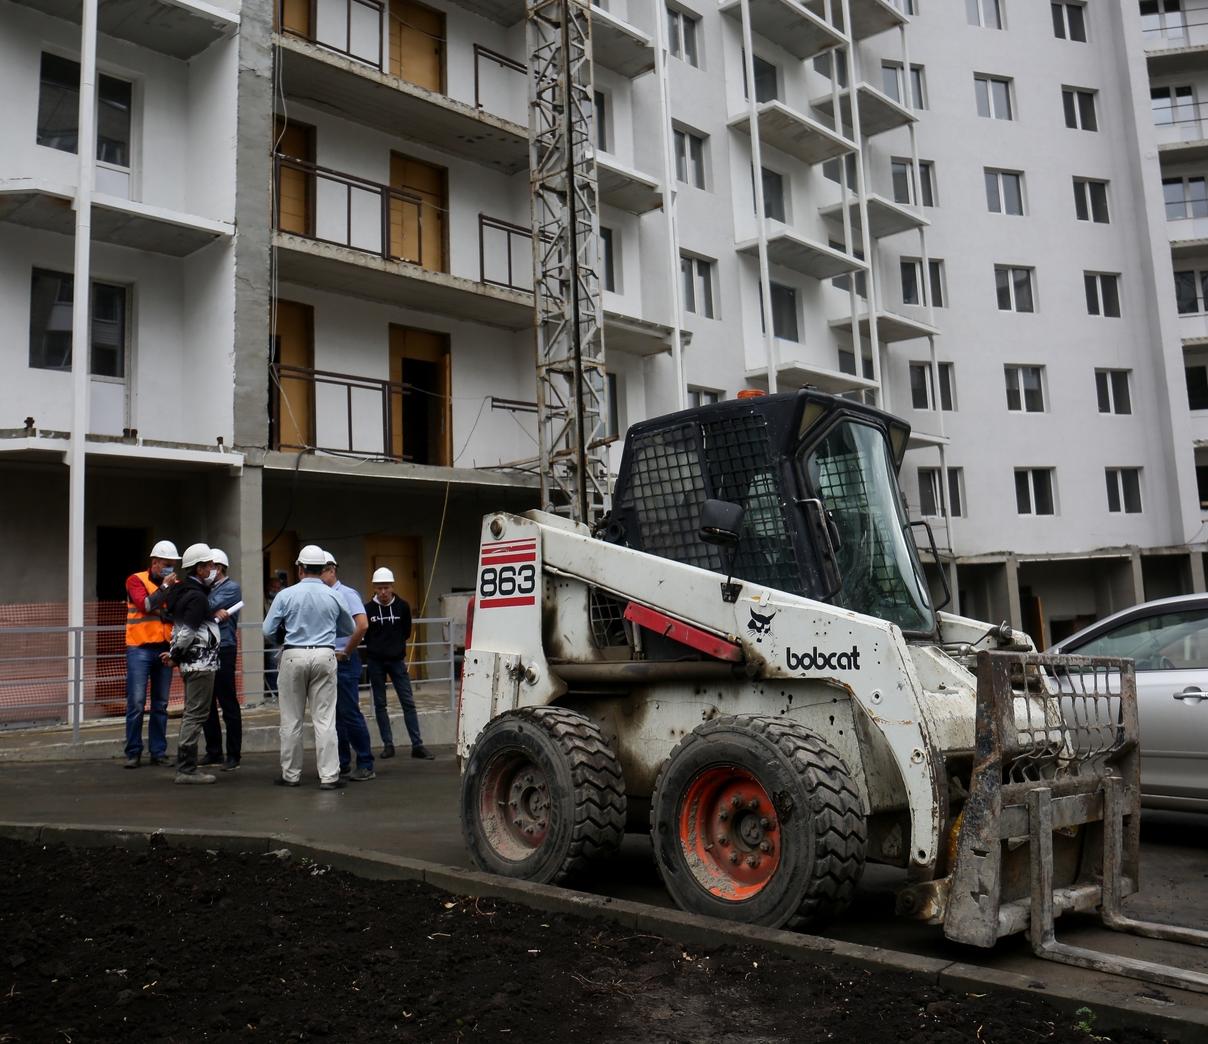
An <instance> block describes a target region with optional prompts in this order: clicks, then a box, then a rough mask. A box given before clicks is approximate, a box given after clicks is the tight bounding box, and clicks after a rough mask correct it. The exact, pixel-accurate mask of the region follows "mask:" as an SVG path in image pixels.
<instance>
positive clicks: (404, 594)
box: [363, 533, 442, 678]
mask: <svg viewBox="0 0 1208 1044" xmlns="http://www.w3.org/2000/svg"><path fill="white" fill-rule="evenodd" d="M420 554H421V543H420V538H419V537H416V536H399V535H397V534H395V533H372V534H370V535H369V536H367V537H365V569H366V575H365V586H364V588H363V590H364V591H365V592H366V594H365V599H366V601H368V600H369V599H370V598H372V597H373V572H374V570H375V569H381V568H382V567H383V566H385V568H387V569H389V570H390V571H391V572H392V573H393V574H394V593H395V594H396V595H398V597H399V598H401V599H403V601H405V602H406V603H407V604H408V605H409V606H410V607H411V615H412V616H416V617H417V616H419V610H420V602H421V601H422V599H423V590H422V586H421V583H420ZM422 632H423V628H419V627H417V628H415V629H414V631H413V633H412V635H411V642H410V643H409V644H408V646H407V664H408V667H409V669H410V672H411V677H412V678H423V677H426V675H427V673H428V671H427V668H426V665H424V664H423V662H422V661H424V660H428V659H432V658H433V654H436V653H439V652H440V650H439V648H436V647H433V648H431V649H429V648H428V647H427V646H417V645H416V644H415V643H417V642H423V641H426V639H425V638H424V637H423V634H422ZM417 661H419V662H417ZM435 673H436V674H437V675H439V674H441V673H442V672H441V671H439V670H437V671H436V672H435Z"/></svg>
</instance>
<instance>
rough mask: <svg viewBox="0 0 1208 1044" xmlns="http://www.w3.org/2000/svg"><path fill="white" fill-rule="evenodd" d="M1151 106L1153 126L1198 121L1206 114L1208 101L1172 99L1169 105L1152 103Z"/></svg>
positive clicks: (1178, 124) (1174, 125)
mask: <svg viewBox="0 0 1208 1044" xmlns="http://www.w3.org/2000/svg"><path fill="white" fill-rule="evenodd" d="M1152 108H1153V123H1154V126H1155V127H1178V126H1181V125H1183V124H1186V123H1199V122H1201V121H1202V120H1203V119H1204V118H1205V116H1208V102H1193V101H1173V102H1171V103H1170V104H1169V105H1154V106H1152Z"/></svg>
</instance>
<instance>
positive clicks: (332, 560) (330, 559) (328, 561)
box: [323, 551, 339, 566]
mask: <svg viewBox="0 0 1208 1044" xmlns="http://www.w3.org/2000/svg"><path fill="white" fill-rule="evenodd" d="M323 564H324V565H325V566H329V565H339V563H338V562H337V561H336V556H335V555H333V554H332V553H331V552H330V551H324V552H323Z"/></svg>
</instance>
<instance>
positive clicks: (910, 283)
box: [901, 257, 944, 308]
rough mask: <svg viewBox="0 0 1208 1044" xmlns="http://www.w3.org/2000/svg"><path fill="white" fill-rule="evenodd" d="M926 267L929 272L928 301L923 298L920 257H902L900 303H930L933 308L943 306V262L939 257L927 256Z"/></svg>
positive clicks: (921, 262)
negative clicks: (929, 298) (929, 293)
mask: <svg viewBox="0 0 1208 1044" xmlns="http://www.w3.org/2000/svg"><path fill="white" fill-rule="evenodd" d="M927 268H928V271H929V272H930V274H931V279H930V291H931V300H930V301H926V300H924V299H923V290H922V282H923V281H922V272H923V261H922V259H921V258H917V257H904V258H902V263H901V269H902V304H908V305H921V304H930V305H931V306H932V307H933V308H943V307H944V262H943V261H942V260H940V259H939V258H929V259H928V262H927Z"/></svg>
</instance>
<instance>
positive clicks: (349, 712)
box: [322, 552, 377, 783]
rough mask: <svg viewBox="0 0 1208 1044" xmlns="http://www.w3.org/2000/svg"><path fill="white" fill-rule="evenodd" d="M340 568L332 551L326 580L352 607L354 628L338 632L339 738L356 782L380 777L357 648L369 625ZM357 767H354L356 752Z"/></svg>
mask: <svg viewBox="0 0 1208 1044" xmlns="http://www.w3.org/2000/svg"><path fill="white" fill-rule="evenodd" d="M338 569H339V567H338V566H337V564H336V560H335V557H334V556H333V555H332V554H331V553H330V552H328V553H327V564H326V565H325V566H324V567H323V574H322V576H323V583H325V584H326V585H327V586H328V587H330V588H331V589H332V590H333V591H334V592H335V593H336V594H337V595H339V596H340V598H341V599H342V600H343V602H344V604H345V605H346V606H347V607H348V614H349V616H351V617H352V624H353V627H352V631H351V632H347V633H346V632H344V631H343V630H342V629H339V630H337V631H336V738H337V743H338V750H339V753H340V775H341V776H347V777H348V778H349V779H350V780H352V781H353V782H354V783H364V782H366V781H367V780H371V779H377V773H375V772H374V771H373V747H372V746H371V744H370V742H369V726H368V725H366V724H365V715H364V714H362V713H361V657H360V655H359V654H358V653H357V648H358V647H359V646H360V644H361V639H362V638H363V637H364V636H365V629H366V628H367V627H368V626H369V625H368V623H367V622H366V620H365V604H364V603H363V602H362V601H361V596H360V595H359V594H357V593H356V591H354V590H353V589H352V588H351V587H346V586H345V585H344V584H342V583H340V578H339V573H338ZM354 753H355V754H356V756H357V767H356V768H355V769H354V768H353V767H352V755H353V754H354Z"/></svg>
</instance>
